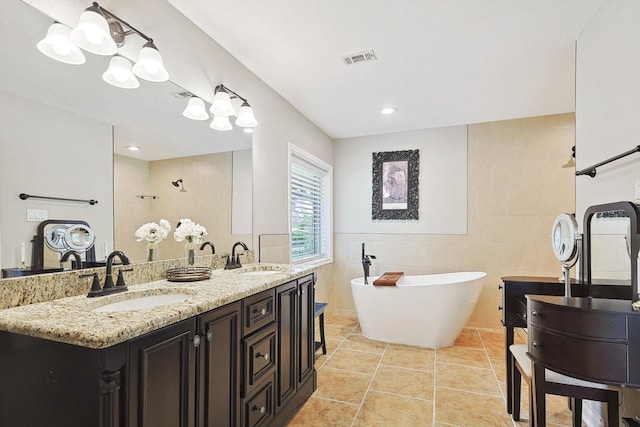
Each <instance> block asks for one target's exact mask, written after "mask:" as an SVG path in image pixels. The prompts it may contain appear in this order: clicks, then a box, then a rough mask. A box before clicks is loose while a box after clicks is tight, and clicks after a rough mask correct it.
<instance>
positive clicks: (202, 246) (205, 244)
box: [200, 242, 216, 255]
mask: <svg viewBox="0 0 640 427" xmlns="http://www.w3.org/2000/svg"><path fill="white" fill-rule="evenodd" d="M207 246H210V247H211V255H215V253H216V248H215V246H213V243H211V242H204V243H203V244H201V245H200V250H201V251H202V250H204V248H206V247H207Z"/></svg>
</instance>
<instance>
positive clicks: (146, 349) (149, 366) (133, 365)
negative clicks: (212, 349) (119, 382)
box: [129, 318, 199, 427]
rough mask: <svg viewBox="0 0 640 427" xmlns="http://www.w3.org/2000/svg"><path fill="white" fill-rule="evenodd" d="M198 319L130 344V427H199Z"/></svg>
mask: <svg viewBox="0 0 640 427" xmlns="http://www.w3.org/2000/svg"><path fill="white" fill-rule="evenodd" d="M195 330H196V321H195V318H193V319H189V320H185V321H183V322H180V323H176V324H175V325H171V326H167V327H166V328H163V329H160V330H158V331H156V332H152V333H150V334H147V335H144V336H143V337H141V338H137V339H134V340H132V341H131V342H130V343H129V425H130V426H137V427H193V426H194V425H195V391H196V385H195V346H194V345H195V344H196V343H197V341H199V340H198V339H195V340H194V335H195Z"/></svg>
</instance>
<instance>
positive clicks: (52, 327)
mask: <svg viewBox="0 0 640 427" xmlns="http://www.w3.org/2000/svg"><path fill="white" fill-rule="evenodd" d="M257 270H272V271H274V273H272V274H264V275H263V274H258V275H256V274H244V273H247V272H251V271H257ZM313 270H314V269H313V268H300V269H295V270H292V269H291V267H290V266H288V265H281V264H248V265H246V266H245V267H243V268H240V269H236V270H222V269H218V270H213V272H212V273H211V277H210V278H209V279H208V280H203V281H199V282H169V281H167V280H157V281H153V282H148V283H142V284H138V285H132V286H129V290H128V291H126V292H122V293H118V294H113V295H108V296H104V297H98V298H87V297H86V296H73V297H68V298H61V299H56V300H52V301H48V302H41V303H35V304H29V305H23V306H20V307H14V308H8V309H4V310H0V330H4V331H9V332H14V333H19V334H24V335H30V336H34V337H39V338H44V339H48V340H53V341H60V342H64V343H68V344H74V345H79V346H83V347H89V348H96V349H100V348H106V347H110V346H113V345H115V344H118V343H121V342H124V341H127V340H129V339H132V338H135V337H138V336H141V335H144V334H146V333H148V332H151V331H154V330H156V329H160V328H162V327H164V326H168V325H171V324H173V323H176V322H179V321H181V320H185V319H188V318H191V317H193V316H196V315H198V314H202V313H205V312H207V311H209V310H212V309H214V308H217V307H221V306H223V305H225V304H228V303H231V302H233V301H237V300H240V299H242V298H245V297H248V296H250V295H253V294H256V293H258V292H261V291H264V290H267V289H270V288H273V287H275V286H278V285H280V284H282V283H285V282H287V281H289V280H292V279H295V278H298V277H301V276H304V275H306V274H309V273H311V272H313ZM171 293H180V294H188V295H192V297H190V298H188V299H186V300H184V301H180V302H173V303H169V304H166V305H161V306H157V307H152V308H146V309H137V310H128V311H121V312H96V311H92V310H93V309H95V308H97V307H100V306H103V305H106V304H110V303H113V302H117V301H123V300H126V299H130V298H132V297H134V298H135V297H140V296H147V295H161V294H171Z"/></svg>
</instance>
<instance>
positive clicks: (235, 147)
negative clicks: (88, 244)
mask: <svg viewBox="0 0 640 427" xmlns="http://www.w3.org/2000/svg"><path fill="white" fill-rule="evenodd" d="M81 12H82V10H81V9H80V10H78V16H79V15H80V13H81ZM53 22H54V18H52V17H50V16H47V15H45V14H44V13H42V12H41V11H39V10H38V9H36V8H34V7H33V6H31V5H29V4H26V3H24V2H22V1H20V0H2V13H0V39H1V40H3V43H2V44H1V46H0V66H1V67H2V73H0V150H1V152H2V156H0V266H1V267H2V268H13V267H18V266H20V263H21V261H22V260H21V257H23V253H25V252H26V260H25V261H26V264H27V265H30V263H31V259H30V255H31V248H30V246H31V239H32V238H33V236H34V235H35V234H36V229H37V226H38V224H39V222H41V221H40V220H45V219H49V220H52V219H60V220H81V221H86V222H87V223H88V224H89V225H90V226H91V228H92V230H93V232H94V234H95V254H96V259H98V260H100V259H104V257H105V256H106V254H107V253H108V252H111V251H112V250H114V249H119V250H123V251H125V253H126V254H127V255H128V256H129V257H130V258H131V259H132V260H136V261H143V260H144V259H145V258H146V246H145V242H138V241H137V240H136V237H135V235H134V233H135V231H136V229H137V228H138V227H139V226H141V225H142V224H144V223H146V222H159V221H160V219H167V220H168V221H169V222H170V224H171V226H172V232H171V233H170V234H169V237H168V238H167V239H166V240H165V241H163V242H162V243H160V247H159V250H158V253H157V256H159V258H160V259H165V258H176V257H180V256H182V255H183V250H184V245H183V244H182V243H178V242H176V241H175V240H174V239H173V229H175V226H176V224H177V222H178V221H179V220H180V218H184V217H189V218H191V219H192V220H193V221H195V222H198V223H200V224H201V225H203V226H205V227H206V228H207V231H208V235H207V236H206V239H205V240H210V241H211V242H213V244H214V245H215V247H216V252H217V253H223V252H229V251H230V249H231V246H232V244H233V243H234V242H235V241H238V240H242V241H245V242H247V243H251V240H252V239H251V233H252V230H251V212H252V206H251V199H252V197H251V191H252V190H251V182H252V172H251V164H252V160H251V143H252V140H251V135H250V134H247V133H244V132H242V130H241V129H240V128H237V127H235V128H234V130H232V131H229V132H220V131H215V130H212V129H210V128H209V121H201V122H198V121H193V120H189V119H186V118H185V117H183V116H182V112H183V110H184V108H185V107H186V105H187V101H188V99H187V98H185V93H186V91H185V89H184V88H182V87H180V86H178V85H176V84H175V83H172V82H171V81H168V82H164V83H151V82H147V81H142V80H141V84H140V87H139V88H138V89H134V90H129V89H120V88H116V87H113V86H111V85H109V84H107V83H105V82H104V81H103V80H102V79H101V76H102V73H103V72H104V70H106V68H107V66H108V63H109V59H110V58H109V57H100V56H96V55H93V54H90V53H87V54H86V55H85V56H86V58H87V62H86V63H85V64H84V65H67V64H62V63H59V62H56V61H54V60H52V59H50V58H48V57H46V56H44V55H42V54H41V53H40V52H39V51H38V50H37V49H36V44H37V43H38V42H39V41H40V40H41V39H42V38H43V37H44V36H45V34H46V32H47V28H48V27H49V26H50V25H51V24H52V23H53ZM127 40H128V39H127ZM127 43H128V41H127ZM169 73H170V74H171V70H169ZM216 83H218V82H212V85H215V84H216ZM212 88H213V86H212ZM128 146H138V147H141V150H139V151H136V152H133V151H129V150H128V149H127V147H128ZM178 179H181V180H182V181H181V184H182V185H181V186H180V187H176V186H174V185H173V184H172V182H174V181H177V180H178ZM181 190H185V191H181ZM23 192H25V193H31V194H37V195H44V196H53V197H67V198H74V199H96V200H98V203H97V204H95V205H89V204H83V203H75V202H64V201H50V200H38V199H29V200H20V199H19V198H18V194H20V193H23ZM44 211H46V214H47V216H46V217H44V216H42V215H43V212H44ZM29 218H30V220H29ZM34 218H35V220H34ZM25 245H26V251H25V250H24V249H22V248H23V247H24V246H25ZM210 250H211V249H210V248H207V252H206V253H210ZM21 252H22V253H21ZM203 253H204V252H203Z"/></svg>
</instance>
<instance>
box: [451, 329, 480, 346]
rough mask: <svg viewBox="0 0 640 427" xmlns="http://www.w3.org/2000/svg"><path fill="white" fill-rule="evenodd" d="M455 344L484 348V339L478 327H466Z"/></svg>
mask: <svg viewBox="0 0 640 427" xmlns="http://www.w3.org/2000/svg"><path fill="white" fill-rule="evenodd" d="M453 345H454V347H472V348H482V340H481V339H480V335H479V334H478V330H477V329H475V328H464V329H463V330H462V332H460V335H458V338H456V341H455V342H454V343H453Z"/></svg>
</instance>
